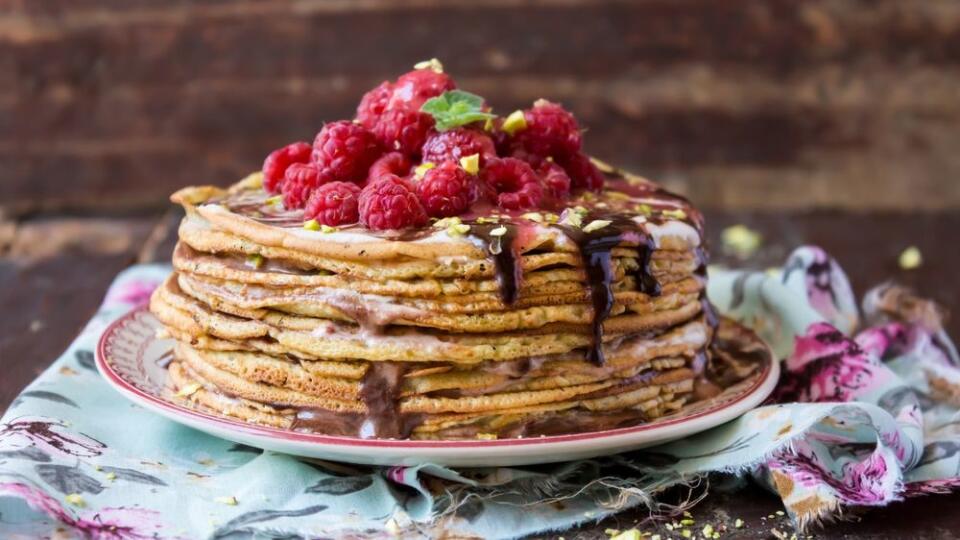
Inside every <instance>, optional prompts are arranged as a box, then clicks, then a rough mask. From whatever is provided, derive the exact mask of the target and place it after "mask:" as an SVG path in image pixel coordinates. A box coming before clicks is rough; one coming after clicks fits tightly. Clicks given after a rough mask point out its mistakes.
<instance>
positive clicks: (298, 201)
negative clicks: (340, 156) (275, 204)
mask: <svg viewBox="0 0 960 540" xmlns="http://www.w3.org/2000/svg"><path fill="white" fill-rule="evenodd" d="M329 171H330V170H329V169H321V168H320V167H318V166H317V165H316V164H315V163H294V164H293V165H290V167H288V168H287V172H286V174H285V175H284V178H283V184H281V189H280V190H281V191H282V192H283V205H284V206H286V207H287V208H303V205H305V204H306V203H307V199H309V198H310V195H311V194H312V193H313V192H314V190H316V189H317V188H318V187H320V186H322V185H323V184H326V183H327V182H330V181H331V180H332V179H333V177H332V176H331V175H330V172H329Z"/></svg>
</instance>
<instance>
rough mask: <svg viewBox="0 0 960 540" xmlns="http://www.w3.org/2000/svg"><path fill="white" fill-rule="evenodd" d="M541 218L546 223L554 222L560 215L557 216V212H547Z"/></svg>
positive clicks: (558, 219)
mask: <svg viewBox="0 0 960 540" xmlns="http://www.w3.org/2000/svg"><path fill="white" fill-rule="evenodd" d="M543 220H544V221H546V222H547V223H556V222H558V221H560V216H558V215H557V214H554V213H553V212H547V213H546V214H544V215H543Z"/></svg>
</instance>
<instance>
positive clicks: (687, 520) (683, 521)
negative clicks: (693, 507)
mask: <svg viewBox="0 0 960 540" xmlns="http://www.w3.org/2000/svg"><path fill="white" fill-rule="evenodd" d="M694 523H696V522H695V521H693V520H692V519H690V518H684V519H681V520H680V524H681V525H683V526H686V527H689V526H690V525H693V524H694Z"/></svg>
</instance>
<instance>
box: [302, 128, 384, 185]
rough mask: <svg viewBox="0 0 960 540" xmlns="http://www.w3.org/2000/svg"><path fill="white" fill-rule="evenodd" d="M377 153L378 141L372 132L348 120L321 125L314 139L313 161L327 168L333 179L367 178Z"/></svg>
mask: <svg viewBox="0 0 960 540" xmlns="http://www.w3.org/2000/svg"><path fill="white" fill-rule="evenodd" d="M378 157H380V145H379V144H377V138H376V137H374V135H373V133H371V132H370V131H368V130H367V128H365V127H363V126H361V125H359V124H354V123H353V122H350V121H348V120H340V121H339V122H331V123H329V124H327V125H325V126H323V129H321V130H320V133H317V138H316V139H315V140H314V141H313V161H314V162H315V163H316V164H317V166H318V167H320V168H321V169H328V170H329V174H330V177H331V178H333V180H335V181H343V182H351V181H355V180H362V179H364V178H366V177H367V170H369V169H370V165H372V164H373V162H374V161H376V159H377V158H378Z"/></svg>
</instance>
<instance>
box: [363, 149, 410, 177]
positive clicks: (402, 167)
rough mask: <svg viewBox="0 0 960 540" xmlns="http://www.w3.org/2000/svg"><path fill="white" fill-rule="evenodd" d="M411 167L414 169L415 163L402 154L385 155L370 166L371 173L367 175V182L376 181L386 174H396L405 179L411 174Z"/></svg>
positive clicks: (391, 153)
mask: <svg viewBox="0 0 960 540" xmlns="http://www.w3.org/2000/svg"><path fill="white" fill-rule="evenodd" d="M410 167H413V163H411V162H410V159H409V158H407V156H405V155H403V154H401V153H400V152H390V153H389V154H384V155H383V156H381V157H380V159H378V160H376V161H374V162H373V165H371V166H370V172H369V173H368V174H367V182H371V181H373V180H376V179H377V178H380V177H381V176H383V175H385V174H395V175H397V176H400V177H404V176H406V175H408V174H410Z"/></svg>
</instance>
